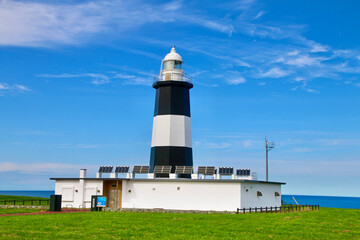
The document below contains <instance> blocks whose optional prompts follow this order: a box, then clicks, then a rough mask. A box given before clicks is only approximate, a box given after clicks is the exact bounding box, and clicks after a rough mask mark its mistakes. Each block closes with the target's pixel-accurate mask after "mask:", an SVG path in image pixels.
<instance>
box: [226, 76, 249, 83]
mask: <svg viewBox="0 0 360 240" xmlns="http://www.w3.org/2000/svg"><path fill="white" fill-rule="evenodd" d="M226 82H227V83H228V84H229V85H239V84H241V83H245V82H246V79H245V78H243V77H242V76H237V77H235V78H230V79H227V80H226Z"/></svg>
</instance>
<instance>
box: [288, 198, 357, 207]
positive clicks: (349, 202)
mask: <svg viewBox="0 0 360 240" xmlns="http://www.w3.org/2000/svg"><path fill="white" fill-rule="evenodd" d="M293 196H294V198H295V199H296V201H297V202H298V203H299V204H308V205H314V204H315V205H317V204H319V205H320V207H331V208H356V209H360V197H329V196H308V195H282V200H283V203H287V204H296V202H295V201H294V199H293Z"/></svg>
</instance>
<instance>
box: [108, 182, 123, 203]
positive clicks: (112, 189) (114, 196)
mask: <svg viewBox="0 0 360 240" xmlns="http://www.w3.org/2000/svg"><path fill="white" fill-rule="evenodd" d="M121 190H122V184H121V181H108V183H107V198H108V199H107V207H109V208H121V195H122V194H121Z"/></svg>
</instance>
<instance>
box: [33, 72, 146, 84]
mask: <svg viewBox="0 0 360 240" xmlns="http://www.w3.org/2000/svg"><path fill="white" fill-rule="evenodd" d="M138 74H140V75H146V76H147V77H138V76H135V75H129V74H123V73H116V72H110V73H108V74H103V73H82V74H68V73H62V74H41V75H38V77H45V78H90V79H91V80H90V83H92V84H94V85H104V84H108V83H111V82H112V81H111V80H114V79H121V80H123V82H122V83H123V84H125V85H145V86H151V84H152V78H150V77H148V76H152V75H151V74H149V73H144V72H138Z"/></svg>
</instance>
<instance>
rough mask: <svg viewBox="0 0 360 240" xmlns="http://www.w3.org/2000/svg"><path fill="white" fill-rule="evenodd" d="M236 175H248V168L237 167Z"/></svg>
mask: <svg viewBox="0 0 360 240" xmlns="http://www.w3.org/2000/svg"><path fill="white" fill-rule="evenodd" d="M236 175H238V176H250V169H237V170H236Z"/></svg>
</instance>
